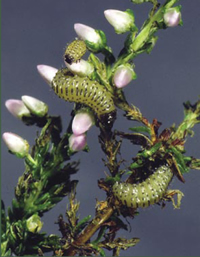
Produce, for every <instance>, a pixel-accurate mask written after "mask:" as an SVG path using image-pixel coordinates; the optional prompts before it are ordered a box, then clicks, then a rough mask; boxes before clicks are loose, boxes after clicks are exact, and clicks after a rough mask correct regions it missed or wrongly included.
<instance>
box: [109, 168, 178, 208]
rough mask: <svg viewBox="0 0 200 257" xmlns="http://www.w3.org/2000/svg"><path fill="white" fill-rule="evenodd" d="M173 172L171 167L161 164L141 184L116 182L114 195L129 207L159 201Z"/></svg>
mask: <svg viewBox="0 0 200 257" xmlns="http://www.w3.org/2000/svg"><path fill="white" fill-rule="evenodd" d="M172 177H173V173H172V172H171V170H170V167H168V166H166V165H163V166H160V167H159V168H158V169H157V170H156V171H155V172H154V173H153V174H152V175H150V176H149V177H148V178H147V179H146V180H145V181H143V182H141V183H139V184H127V183H119V182H116V183H115V184H114V185H113V187H112V191H113V194H114V196H115V197H116V198H117V199H118V200H119V201H120V202H121V203H122V204H123V205H125V206H127V207H129V208H135V209H136V208H138V207H142V208H144V207H148V206H150V205H151V204H154V203H158V202H159V201H160V200H161V199H162V197H163V196H164V194H165V192H166V190H167V188H168V186H169V183H170V182H171V180H172Z"/></svg>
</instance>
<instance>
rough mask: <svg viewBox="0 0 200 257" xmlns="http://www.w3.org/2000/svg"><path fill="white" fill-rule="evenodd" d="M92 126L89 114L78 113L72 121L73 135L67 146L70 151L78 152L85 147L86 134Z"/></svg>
mask: <svg viewBox="0 0 200 257" xmlns="http://www.w3.org/2000/svg"><path fill="white" fill-rule="evenodd" d="M93 124H94V118H93V116H92V114H91V113H88V112H86V111H82V112H78V113H77V114H76V115H75V117H74V119H73V121H72V132H73V134H72V135H71V136H70V138H69V146H70V148H71V150H72V151H80V150H82V149H84V148H85V146H86V132H87V131H88V130H89V129H90V128H91V127H92V125H93Z"/></svg>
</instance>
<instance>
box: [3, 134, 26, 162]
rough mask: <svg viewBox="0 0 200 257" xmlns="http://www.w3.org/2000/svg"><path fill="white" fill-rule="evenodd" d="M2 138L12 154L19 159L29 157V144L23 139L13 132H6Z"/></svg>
mask: <svg viewBox="0 0 200 257" xmlns="http://www.w3.org/2000/svg"><path fill="white" fill-rule="evenodd" d="M2 138H3V140H4V142H5V144H6V145H7V147H8V149H9V150H10V151H11V153H13V154H15V155H16V156H17V157H19V158H24V157H26V156H27V155H28V151H29V144H28V142H27V141H26V140H24V139H23V138H22V137H20V136H18V135H16V134H14V133H11V132H5V133H3V135H2Z"/></svg>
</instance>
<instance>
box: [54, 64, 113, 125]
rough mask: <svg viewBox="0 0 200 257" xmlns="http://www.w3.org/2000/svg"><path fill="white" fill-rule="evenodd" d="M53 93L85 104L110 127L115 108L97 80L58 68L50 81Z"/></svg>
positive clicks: (109, 96)
mask: <svg viewBox="0 0 200 257" xmlns="http://www.w3.org/2000/svg"><path fill="white" fill-rule="evenodd" d="M52 88H53V90H54V91H55V93H56V94H57V95H58V96H59V97H60V98H63V99H64V100H66V101H69V102H75V103H82V104H86V105H88V106H89V107H91V108H92V110H93V111H94V113H96V115H97V118H98V119H99V120H100V121H101V123H102V124H104V125H106V126H107V127H110V128H111V127H112V125H113V122H114V120H115V117H116V109H115V105H114V102H113V99H112V96H111V94H110V93H109V92H108V91H107V90H106V89H105V88H104V87H103V86H102V85H100V84H99V83H98V82H97V81H91V80H90V79H89V78H88V77H79V76H77V75H73V74H71V73H70V72H69V71H68V69H67V68H64V69H61V70H59V71H58V72H57V73H56V75H55V77H54V78H53V81H52Z"/></svg>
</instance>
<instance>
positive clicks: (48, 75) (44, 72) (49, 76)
mask: <svg viewBox="0 0 200 257" xmlns="http://www.w3.org/2000/svg"><path fill="white" fill-rule="evenodd" d="M37 70H38V72H39V74H40V75H41V76H42V78H43V79H44V80H45V81H46V82H47V83H48V84H49V85H51V82H52V80H53V78H54V76H55V75H56V72H57V71H58V70H57V69H56V68H54V67H51V66H48V65H43V64H40V65H37Z"/></svg>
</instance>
